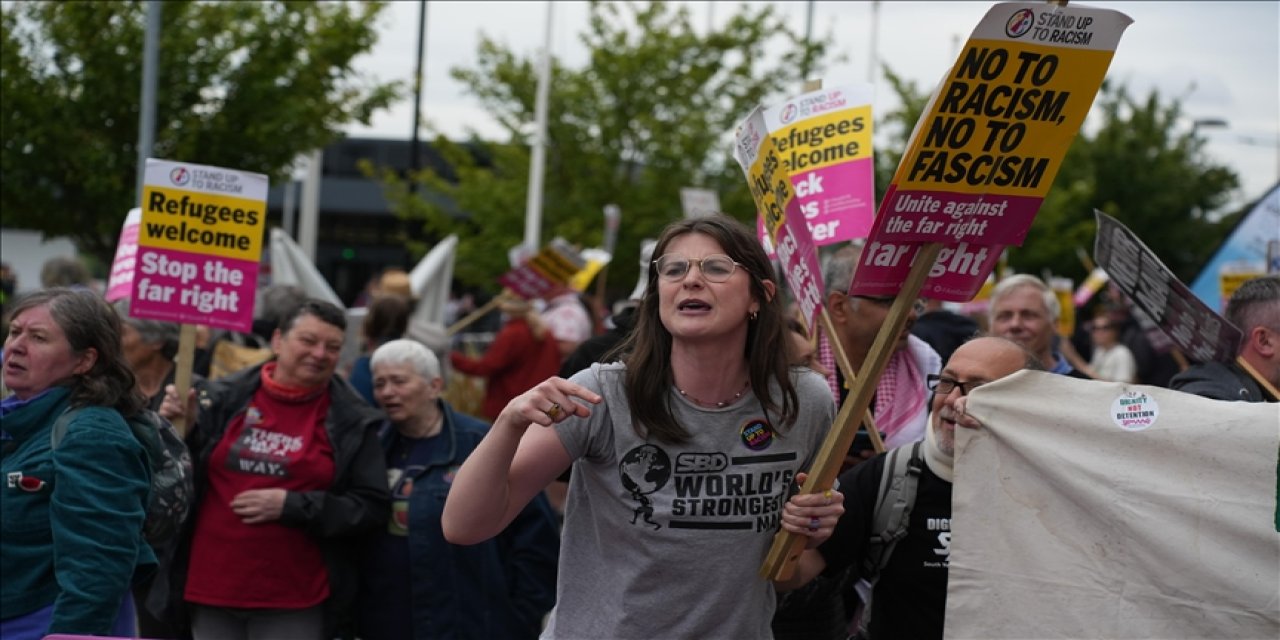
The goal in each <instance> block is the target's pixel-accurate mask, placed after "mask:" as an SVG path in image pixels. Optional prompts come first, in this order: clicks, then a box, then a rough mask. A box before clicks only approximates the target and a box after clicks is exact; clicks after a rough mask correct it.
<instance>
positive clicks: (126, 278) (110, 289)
mask: <svg viewBox="0 0 1280 640" xmlns="http://www.w3.org/2000/svg"><path fill="white" fill-rule="evenodd" d="M141 221H142V209H138V208H136V207H135V208H133V209H130V210H129V214H128V215H126V216H125V217H124V226H123V227H122V228H121V229H120V241H119V242H117V243H116V257H115V259H114V260H112V261H111V276H110V277H109V278H108V279H107V293H106V295H105V296H104V297H105V298H106V299H107V302H115V301H116V300H119V299H121V298H128V297H129V294H130V293H132V292H133V270H134V265H135V264H136V263H137V256H138V224H139V223H140V222H141Z"/></svg>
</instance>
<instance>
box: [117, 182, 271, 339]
mask: <svg viewBox="0 0 1280 640" xmlns="http://www.w3.org/2000/svg"><path fill="white" fill-rule="evenodd" d="M266 218H267V177H266V176H265V175H262V174H260V173H249V172H245V171H237V170H234V169H225V168H222V167H211V166H206V165H198V164H191V163H183V162H171V161H168V160H157V159H155V158H148V159H147V162H146V173H145V176H144V179H143V189H142V222H141V225H140V227H139V233H138V253H137V265H136V270H135V272H134V277H133V300H132V302H131V306H130V313H131V314H132V315H133V316H134V317H138V318H150V319H154V320H164V321H168V322H179V323H189V324H204V325H208V326H210V327H215V328H222V329H231V330H233V331H244V332H248V331H250V330H252V325H253V304H254V297H255V291H256V290H257V286H258V261H259V259H260V257H261V255H262V230H263V227H264V224H265V223H266Z"/></svg>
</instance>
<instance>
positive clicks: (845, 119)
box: [763, 83, 875, 246]
mask: <svg viewBox="0 0 1280 640" xmlns="http://www.w3.org/2000/svg"><path fill="white" fill-rule="evenodd" d="M871 99H872V88H871V85H869V84H865V83H860V84H855V85H850V86H845V87H835V88H832V89H818V90H816V91H809V92H807V93H804V94H801V95H799V96H796V97H794V98H789V99H788V100H786V101H785V102H783V103H781V104H779V105H776V106H773V107H769V108H766V109H764V111H763V116H764V124H765V128H766V129H767V130H768V131H769V135H770V137H772V138H773V141H774V144H775V146H776V149H777V153H778V154H779V156H780V159H781V162H782V168H783V170H785V171H786V172H787V174H788V175H789V176H790V178H791V184H792V186H793V187H794V193H795V198H796V201H797V203H798V206H799V209H800V212H801V213H802V214H803V215H804V219H805V221H806V222H807V223H808V226H809V232H810V234H811V235H812V237H813V242H814V244H816V245H819V246H822V245H828V244H833V243H836V242H844V241H847V240H852V239H854V238H865V237H867V233H868V232H870V231H871V221H872V218H873V217H874V215H873V214H874V213H875V164H874V162H873V160H872V144H871V132H872V120H871Z"/></svg>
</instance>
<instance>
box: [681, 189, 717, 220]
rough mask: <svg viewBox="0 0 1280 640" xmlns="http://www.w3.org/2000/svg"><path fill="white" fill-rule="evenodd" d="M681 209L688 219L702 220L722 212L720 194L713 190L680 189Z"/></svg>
mask: <svg viewBox="0 0 1280 640" xmlns="http://www.w3.org/2000/svg"><path fill="white" fill-rule="evenodd" d="M680 208H681V209H683V210H684V217H686V218H701V217H703V216H709V215H712V214H715V213H718V212H719V211H720V194H718V193H716V192H715V191H714V190H712V189H699V188H697V187H681V188H680Z"/></svg>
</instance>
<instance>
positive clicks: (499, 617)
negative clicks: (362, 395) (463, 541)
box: [365, 400, 560, 640]
mask: <svg viewBox="0 0 1280 640" xmlns="http://www.w3.org/2000/svg"><path fill="white" fill-rule="evenodd" d="M439 402H440V405H441V408H442V410H443V412H444V422H443V427H442V432H441V434H440V437H444V438H446V440H445V441H444V443H442V444H444V445H445V446H442V447H439V448H437V449H436V450H435V455H434V457H433V458H432V459H431V460H429V461H428V463H427V465H426V467H425V469H423V470H422V471H421V473H419V474H418V475H417V476H415V477H414V478H413V493H412V494H410V497H409V555H410V562H411V565H410V576H411V581H412V584H413V594H412V599H413V631H414V638H418V639H421V640H425V639H427V638H433V639H434V638H476V639H483V640H488V639H491V638H493V639H498V638H502V639H507V638H536V637H537V636H538V633H539V630H540V629H541V626H542V618H543V616H544V615H545V614H546V612H547V611H550V610H551V607H552V605H553V604H555V586H556V565H557V562H558V560H559V555H560V533H559V529H558V525H557V522H556V518H555V515H554V513H553V512H552V510H551V505H550V503H549V502H547V499H546V497H545V496H543V495H541V494H539V495H538V496H537V497H535V498H534V499H533V500H532V501H531V502H530V503H529V504H528V505H526V506H525V508H524V510H523V511H521V512H520V514H519V515H518V516H516V518H515V520H513V521H512V522H511V524H510V525H509V526H507V528H506V529H505V530H504V531H503V532H502V533H500V534H498V535H497V536H496V537H494V538H492V539H490V540H487V541H485V542H482V543H480V544H475V545H469V546H461V545H455V544H450V543H449V542H447V541H446V540H445V539H444V532H443V529H442V528H441V523H440V521H441V515H442V514H443V512H444V502H445V498H446V497H448V495H449V488H450V485H451V484H452V482H453V477H454V475H456V473H457V471H458V468H459V467H460V466H461V465H462V462H463V460H465V459H466V458H467V456H468V455H470V454H471V452H472V451H473V450H475V448H476V446H477V445H479V444H480V440H481V439H482V438H484V435H485V433H486V432H487V431H488V429H489V426H488V425H487V424H485V423H484V422H481V421H480V420H478V419H476V418H473V417H471V416H468V415H466V414H462V413H458V412H456V411H454V410H453V408H452V407H451V406H449V404H448V403H447V402H444V401H442V400H441V401H439ZM379 436H380V438H381V440H382V445H383V449H384V450H389V449H390V448H391V446H392V445H393V444H394V443H395V440H396V438H399V437H400V436H399V433H398V432H397V431H396V429H395V427H394V426H392V425H391V423H390V422H389V421H388V422H386V423H384V424H383V426H382V428H381V430H380V432H379ZM370 578H374V579H376V576H368V575H366V576H365V579H366V580H368V579H370Z"/></svg>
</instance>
